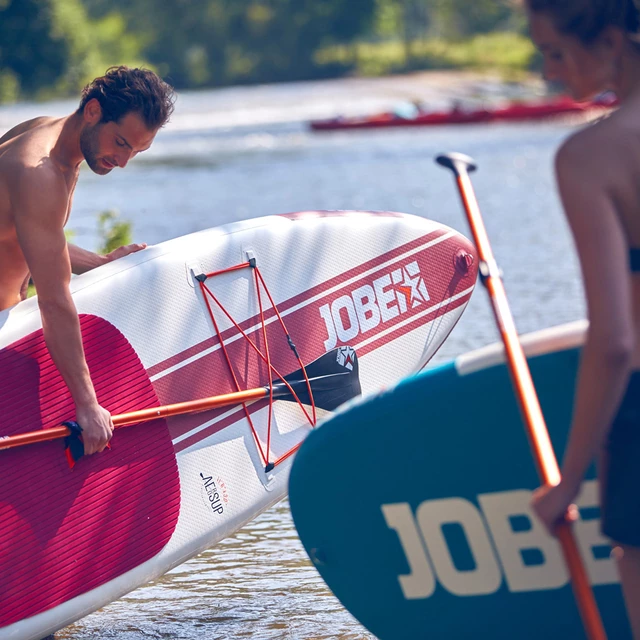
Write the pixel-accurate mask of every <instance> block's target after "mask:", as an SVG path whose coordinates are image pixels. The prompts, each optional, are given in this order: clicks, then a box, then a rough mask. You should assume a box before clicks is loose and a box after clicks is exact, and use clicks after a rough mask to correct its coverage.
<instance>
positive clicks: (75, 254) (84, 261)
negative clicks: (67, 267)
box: [67, 243, 147, 275]
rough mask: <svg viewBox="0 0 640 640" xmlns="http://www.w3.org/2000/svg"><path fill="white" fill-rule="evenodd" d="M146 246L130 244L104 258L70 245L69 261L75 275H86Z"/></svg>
mask: <svg viewBox="0 0 640 640" xmlns="http://www.w3.org/2000/svg"><path fill="white" fill-rule="evenodd" d="M146 246H147V245H146V244H144V243H142V244H128V245H125V246H122V247H118V248H117V249H115V250H114V251H112V252H111V253H107V255H104V256H101V255H99V254H98V253H93V251H87V250H86V249H82V248H81V247H78V246H77V245H75V244H71V243H69V244H68V247H67V249H68V251H69V260H70V261H71V271H72V272H73V273H74V274H75V275H80V274H81V273H86V272H87V271H90V270H91V269H95V268H96V267H99V266H101V265H103V264H107V262H112V261H113V260H117V259H118V258H123V257H124V256H127V255H129V254H130V253H135V252H136V251H140V250H141V249H144V248H145V247H146Z"/></svg>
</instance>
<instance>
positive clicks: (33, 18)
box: [0, 0, 142, 101]
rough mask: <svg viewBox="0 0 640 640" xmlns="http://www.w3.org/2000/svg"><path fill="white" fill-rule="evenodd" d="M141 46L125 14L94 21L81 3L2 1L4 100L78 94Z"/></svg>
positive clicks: (133, 58)
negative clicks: (124, 16) (127, 27)
mask: <svg viewBox="0 0 640 640" xmlns="http://www.w3.org/2000/svg"><path fill="white" fill-rule="evenodd" d="M141 46H142V43H141V42H139V41H138V40H137V39H136V37H135V36H133V35H132V34H131V33H129V32H127V30H126V28H125V23H124V20H123V19H122V16H119V15H117V14H114V13H111V14H108V15H105V16H103V17H102V18H101V19H99V20H90V19H89V17H88V16H87V12H86V10H85V7H84V5H83V4H82V2H81V0H0V101H2V100H7V101H8V100H9V99H11V98H14V99H15V98H17V97H18V96H19V95H21V96H22V97H26V98H33V97H46V96H48V95H52V94H57V95H59V94H70V93H73V92H76V91H77V90H78V89H79V88H81V87H82V86H83V85H84V84H85V83H86V82H88V81H89V80H91V79H92V78H93V77H95V76H96V75H101V74H102V73H104V71H105V68H106V67H107V66H109V65H112V64H122V63H135V62H138V61H139V60H140V59H141V56H140V50H141Z"/></svg>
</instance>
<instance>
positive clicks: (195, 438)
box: [169, 293, 471, 454]
mask: <svg viewBox="0 0 640 640" xmlns="http://www.w3.org/2000/svg"><path fill="white" fill-rule="evenodd" d="M470 297H471V293H469V294H467V295H466V296H463V297H461V298H459V299H458V300H456V301H455V302H452V303H451V304H450V305H447V308H446V312H447V313H448V312H451V311H455V310H456V309H458V308H459V307H461V306H462V305H465V304H467V302H468V301H469V298H470ZM440 315H442V314H435V313H434V314H431V315H429V316H427V317H426V318H419V319H417V320H416V321H415V322H412V323H410V324H408V325H406V326H404V327H402V328H401V329H400V330H398V331H396V332H394V333H391V334H389V335H387V336H384V337H381V338H380V339H379V340H378V341H376V342H375V343H371V344H368V345H366V346H365V347H363V348H361V349H358V356H359V357H362V356H364V355H366V354H367V353H370V352H371V351H373V350H375V349H378V348H380V347H383V346H385V345H387V344H389V343H390V342H392V341H393V340H396V339H397V338H399V337H400V336H403V335H405V334H407V333H409V332H410V331H414V330H415V329H416V323H423V322H431V321H432V320H433V319H434V318H437V317H440ZM193 373H197V372H195V371H194V372H193ZM281 373H282V372H281ZM287 373H290V372H289V371H288V372H287ZM199 374H200V375H201V376H203V377H205V376H206V375H207V374H208V371H206V370H202V371H201V372H199ZM268 404H269V402H268V400H260V401H259V402H256V403H254V404H252V405H250V406H249V407H248V409H249V413H250V414H251V415H253V414H254V413H256V412H257V411H259V410H260V409H262V408H264V407H266V406H268ZM231 408H232V407H227V408H226V409H224V410H223V409H218V410H216V411H210V412H208V413H199V414H193V415H190V416H179V417H176V418H170V419H169V422H170V428H171V432H172V434H173V433H175V434H184V433H188V432H189V431H191V430H192V429H195V428H197V427H199V426H200V425H202V424H204V423H205V422H207V421H209V420H212V419H213V418H215V417H216V416H217V415H221V414H222V413H225V412H227V411H229V410H230V409H231ZM243 418H244V413H243V409H242V407H241V406H239V407H238V408H237V409H236V411H235V412H234V413H233V414H232V415H229V416H227V417H226V418H224V419H223V420H220V421H219V422H216V423H215V424H212V425H210V426H208V427H205V428H204V429H201V430H200V431H198V432H197V433H194V434H192V435H190V436H187V437H186V438H184V440H181V441H180V442H178V443H176V444H175V445H174V446H175V451H176V454H178V453H179V452H180V451H184V450H185V449H187V448H188V447H191V446H193V445H195V444H198V443H199V442H201V441H202V440H204V439H205V438H208V437H209V436H211V435H213V434H214V433H217V432H218V431H222V430H223V429H226V428H227V427H229V426H231V425H232V424H235V423H236V422H238V420H241V419H243ZM174 437H176V436H174Z"/></svg>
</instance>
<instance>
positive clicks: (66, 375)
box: [14, 165, 113, 453]
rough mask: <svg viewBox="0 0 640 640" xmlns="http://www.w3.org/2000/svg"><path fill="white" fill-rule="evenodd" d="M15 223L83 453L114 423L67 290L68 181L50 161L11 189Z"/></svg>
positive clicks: (97, 447) (99, 445) (100, 444)
mask: <svg viewBox="0 0 640 640" xmlns="http://www.w3.org/2000/svg"><path fill="white" fill-rule="evenodd" d="M14 195H15V197H14V212H15V225H16V231H17V234H18V240H19V242H20V247H21V249H22V252H23V254H24V257H25V259H26V261H27V265H28V267H29V270H30V272H31V277H32V278H33V282H34V284H35V286H36V290H37V292H38V304H39V306H40V313H41V316H42V327H43V332H44V338H45V341H46V343H47V347H48V349H49V353H50V354H51V357H52V359H53V361H54V363H55V365H56V367H57V368H58V370H59V371H60V374H61V375H62V377H63V379H64V381H65V383H66V384H67V386H68V388H69V391H70V393H71V396H72V398H73V401H74V403H75V406H76V420H77V421H78V423H79V424H80V426H81V427H82V429H83V440H84V445H85V451H86V453H94V452H96V451H102V449H104V447H105V446H106V444H107V442H108V441H109V439H110V437H111V432H112V430H113V423H112V422H111V417H110V415H109V412H108V411H106V409H104V408H102V407H101V406H100V405H99V404H98V400H97V398H96V393H95V390H94V388H93V384H92V382H91V377H90V375H89V369H88V367H87V363H86V361H85V357H84V350H83V347H82V336H81V333H80V321H79V319H78V314H77V311H76V308H75V305H74V302H73V299H72V297H71V293H70V291H69V280H70V278H71V264H70V260H69V254H68V251H67V242H66V239H65V236H64V231H63V223H64V218H65V215H66V210H67V202H68V192H67V186H66V183H65V181H64V179H63V178H62V176H60V175H59V174H57V173H56V171H55V170H54V169H52V168H50V167H47V166H46V165H44V166H39V167H37V168H28V169H25V170H24V171H23V175H21V176H20V178H19V180H18V184H17V185H16V188H15V191H14Z"/></svg>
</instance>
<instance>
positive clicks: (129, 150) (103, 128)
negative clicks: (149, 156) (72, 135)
mask: <svg viewBox="0 0 640 640" xmlns="http://www.w3.org/2000/svg"><path fill="white" fill-rule="evenodd" d="M157 132H158V130H157V129H156V130H154V131H150V130H149V129H147V127H146V125H145V124H144V122H143V120H142V118H140V116H139V115H138V114H137V113H133V112H132V113H127V114H126V115H125V116H123V117H122V118H121V119H120V121H119V122H98V123H97V124H90V123H86V124H85V126H84V128H83V129H82V132H81V133H80V150H81V151H82V154H83V155H84V159H85V160H86V161H87V164H88V165H89V168H90V169H91V170H92V171H93V172H94V173H97V174H99V175H102V176H104V175H106V174H107V173H109V172H110V171H111V170H112V169H113V168H114V167H122V168H124V167H126V166H127V163H128V162H129V160H131V158H133V157H134V156H135V155H137V154H138V153H142V152H143V151H146V150H147V149H148V148H149V147H150V146H151V143H152V142H153V139H154V138H155V136H156V133H157Z"/></svg>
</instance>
